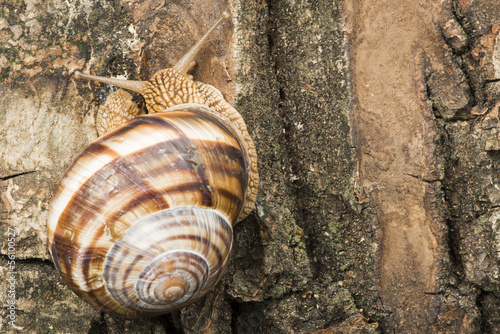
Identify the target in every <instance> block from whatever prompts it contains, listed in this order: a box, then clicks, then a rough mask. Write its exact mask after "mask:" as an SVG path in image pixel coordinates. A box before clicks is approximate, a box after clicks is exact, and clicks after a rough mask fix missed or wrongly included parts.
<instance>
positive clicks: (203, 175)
mask: <svg viewBox="0 0 500 334" xmlns="http://www.w3.org/2000/svg"><path fill="white" fill-rule="evenodd" d="M225 17H227V15H225ZM223 19H224V18H223ZM221 21H222V19H221V20H219V21H218V22H217V23H216V25H214V27H212V29H210V30H209V32H207V34H206V35H205V36H204V37H203V39H202V41H200V42H199V43H198V44H197V45H195V47H193V49H191V51H190V52H188V55H187V56H185V57H184V58H183V59H181V61H179V63H178V64H177V65H176V66H174V67H173V68H172V69H168V70H163V71H160V72H159V73H157V74H156V75H155V76H154V77H153V78H152V79H151V80H150V81H148V82H132V83H130V82H122V81H119V80H114V79H105V78H98V77H90V76H87V75H82V74H79V76H81V77H87V78H91V79H95V80H99V81H103V82H109V80H114V81H113V84H115V85H118V86H120V87H125V88H128V89H132V90H135V91H138V92H140V93H141V94H143V96H144V97H145V100H146V104H147V107H148V110H149V111H150V112H156V113H154V114H150V115H142V116H139V117H136V116H137V114H138V110H137V108H136V107H134V106H131V103H132V102H131V101H130V100H131V96H130V94H128V93H126V92H124V91H122V90H119V91H116V92H115V93H113V94H112V95H111V96H110V97H109V98H108V100H107V101H106V104H105V105H104V106H103V107H102V108H101V110H100V114H101V121H96V123H97V124H96V125H97V127H98V129H99V128H101V129H103V130H109V129H112V130H111V131H110V132H108V133H106V134H104V135H103V136H101V137H99V138H98V139H97V140H96V141H94V142H93V143H91V144H90V145H89V146H88V147H87V148H85V149H84V150H83V151H82V152H81V153H80V154H79V155H78V156H77V157H76V159H75V160H74V161H73V163H72V164H71V165H70V167H69V168H68V170H67V171H66V173H65V174H64V176H63V177H62V179H61V181H60V183H59V186H58V188H57V189H56V192H55V195H54V199H53V201H52V204H51V207H50V210H49V218H48V239H49V250H50V252H51V255H52V257H53V260H54V263H55V265H56V268H57V270H58V271H59V272H60V274H61V277H62V279H63V281H64V282H65V283H66V284H67V285H68V286H69V287H70V288H71V290H72V291H74V292H75V293H76V294H77V295H78V296H79V297H81V298H83V299H84V300H85V301H87V302H88V303H90V304H91V305H93V306H95V307H97V308H99V309H101V310H103V311H105V312H108V313H110V314H112V315H118V316H123V317H131V318H134V317H145V316H155V315H160V314H164V313H168V312H171V311H174V310H177V309H179V308H181V307H184V306H186V305H188V304H190V303H192V302H193V301H195V300H197V299H198V298H200V297H201V296H203V295H204V294H205V293H206V292H208V291H209V290H210V288H211V287H213V286H214V285H215V284H216V283H217V281H218V280H219V279H220V278H221V276H222V274H223V272H224V270H225V268H226V266H227V264H228V260H229V255H230V253H231V248H232V242H233V237H232V228H233V225H234V224H235V223H236V222H237V221H239V220H241V219H243V218H244V217H245V216H247V215H248V214H249V212H250V211H251V210H252V208H253V205H254V202H255V197H256V192H257V184H258V174H257V169H256V167H257V165H256V164H257V161H256V154H255V148H254V146H253V142H252V140H251V138H250V136H249V134H248V132H247V130H246V125H245V123H244V122H243V119H242V118H241V116H240V115H239V113H238V112H237V111H236V110H235V109H234V108H233V107H231V106H230V105H229V104H228V103H227V102H226V101H225V100H224V99H223V98H222V95H221V94H220V93H219V92H218V91H217V90H216V89H215V88H213V87H211V86H209V85H205V84H203V83H199V82H196V81H193V80H191V79H190V78H189V77H188V76H187V75H186V72H187V69H188V68H189V67H190V66H191V65H192V58H193V57H194V56H193V53H194V54H196V53H197V52H198V50H199V49H200V48H201V46H200V44H201V45H202V44H203V43H204V42H205V41H206V40H207V37H208V35H209V34H210V33H211V32H212V31H213V30H214V29H215V27H217V25H218V24H220V22H221ZM193 50H194V51H193ZM179 64H181V65H179ZM131 86H133V87H132V88H131ZM134 117H135V118H134ZM97 119H98V120H99V117H97ZM126 119H131V120H130V121H128V122H126V123H123V124H119V123H122V122H123V120H126ZM117 120H118V121H117ZM99 124H100V125H99Z"/></svg>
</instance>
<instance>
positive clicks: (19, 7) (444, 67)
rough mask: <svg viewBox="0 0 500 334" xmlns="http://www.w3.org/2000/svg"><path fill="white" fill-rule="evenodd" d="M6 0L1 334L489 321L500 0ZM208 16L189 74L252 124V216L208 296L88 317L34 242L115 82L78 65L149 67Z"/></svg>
mask: <svg viewBox="0 0 500 334" xmlns="http://www.w3.org/2000/svg"><path fill="white" fill-rule="evenodd" d="M0 3H1V6H0V8H1V11H0V13H1V15H0V91H1V92H2V94H1V97H0V106H1V108H0V118H1V119H2V120H4V121H3V122H1V123H0V126H1V127H0V156H1V159H0V177H1V178H0V190H1V201H0V209H1V212H2V215H1V219H2V220H1V227H0V228H1V230H0V232H1V236H2V239H1V240H2V248H1V254H2V257H1V259H2V263H1V264H0V268H1V271H0V278H1V281H2V282H4V283H3V285H2V286H3V288H2V289H5V290H6V291H7V294H6V295H3V294H2V302H3V303H4V309H3V312H2V318H1V319H2V320H1V321H0V331H2V332H3V331H6V332H13V333H14V332H23V333H54V332H61V333H62V332H64V333H122V332H124V331H125V330H126V331H127V332H128V333H144V332H151V333H259V332H260V333H438V332H439V333H500V282H499V271H500V258H499V254H500V209H499V207H500V154H499V152H500V126H499V119H498V113H499V107H500V102H498V101H500V89H499V87H500V86H499V85H500V83H499V81H500V37H499V36H500V2H498V1H497V0H482V1H479V0H439V1H420V2H419V1H414V0H402V1H399V2H397V3H394V2H391V1H383V0H345V1H322V0H318V1H314V2H305V1H292V0H289V1H280V0H278V1H263V0H257V1H239V0H235V1H230V0H226V1H211V0H210V1H195V0H192V1H172V2H170V1H164V0H137V1H135V0H113V1H111V0H101V1H73V0H70V1H68V0H66V1H63V0H53V1H42V3H38V2H36V1H23V0H14V1H12V0H9V1H3V2H1V1H0ZM223 11H228V12H230V13H231V15H232V16H231V20H228V21H227V22H226V23H224V24H223V25H222V26H221V27H220V28H219V29H218V32H217V33H216V34H215V36H214V37H213V38H212V39H211V42H210V43H209V44H208V46H206V47H205V48H204V51H203V52H202V53H201V54H200V55H199V56H198V57H197V59H196V62H197V65H196V67H195V68H194V69H193V71H192V75H193V76H194V78H195V80H198V81H202V82H204V83H207V84H211V85H213V86H214V87H216V88H218V89H219V90H220V91H221V92H222V93H223V95H224V96H225V98H226V99H227V100H228V101H229V102H230V103H232V104H233V105H234V106H235V108H236V109H237V110H238V111H239V112H240V113H241V114H242V116H243V118H244V119H245V121H246V123H247V125H248V128H249V131H250V134H251V136H252V138H253V139H254V142H255V144H256V148H257V152H258V155H259V173H260V177H261V184H260V187H259V196H258V200H257V204H256V208H255V210H254V212H253V213H252V214H251V215H250V217H249V218H247V219H245V220H244V221H242V222H240V223H239V224H238V225H236V227H235V229H234V246H233V254H232V257H231V262H230V265H229V268H228V270H227V272H226V274H225V275H224V277H223V279H222V280H221V281H220V282H219V284H218V285H217V286H216V287H215V288H214V289H213V290H212V291H211V292H210V293H209V294H208V295H207V296H206V297H205V298H202V299H200V300H199V301H197V302H196V303H195V304H192V305H191V306H188V307H186V308H184V309H182V310H180V311H177V312H174V313H171V314H169V315H165V316H161V317H157V318H151V319H139V320H127V319H121V318H116V317H112V316H109V315H106V314H104V313H100V312H99V311H97V310H95V309H93V308H92V307H91V306H89V305H87V304H86V303H85V302H83V301H81V300H80V299H78V298H77V297H76V296H75V295H74V294H73V293H72V292H71V291H70V290H69V289H68V288H67V287H66V286H65V285H64V284H62V283H61V280H60V277H59V275H58V273H57V271H56V269H55V267H54V265H53V263H52V260H51V258H50V255H49V253H48V249H47V230H46V218H47V210H48V207H49V204H50V200H51V197H52V195H53V192H54V190H55V188H56V186H57V183H58V180H59V178H60V177H61V176H62V174H63V173H64V171H65V169H66V168H67V167H68V166H69V164H70V163H71V161H72V160H73V158H75V156H76V155H77V154H78V152H80V151H81V150H82V149H83V148H84V147H85V146H86V145H88V143H89V142H90V141H92V140H94V139H95V138H96V137H97V134H96V132H95V128H94V119H95V114H96V111H97V108H98V106H99V105H100V104H102V103H103V102H104V100H105V98H106V96H107V95H108V94H109V93H110V92H111V91H112V90H113V89H112V88H111V87H110V86H107V85H99V84H96V83H94V82H87V81H84V80H76V79H75V78H74V75H73V74H74V71H76V70H80V71H83V72H86V73H91V74H98V75H104V76H125V77H127V78H129V79H134V80H147V79H149V78H150V77H151V76H152V75H153V74H154V73H156V72H157V71H159V70H161V69H164V68H167V67H171V66H172V65H173V64H174V63H175V62H176V61H177V60H178V59H179V58H180V57H181V56H182V54H183V53H184V52H186V51H187V50H188V49H189V48H190V47H191V46H192V45H193V44H194V43H195V41H196V40H198V38H199V37H200V36H201V35H202V34H203V33H204V32H205V31H206V30H207V29H208V28H209V27H210V26H211V25H212V24H213V23H214V22H215V21H216V19H217V18H218V17H220V15H221V13H222V12H223ZM134 100H135V101H137V102H138V103H139V104H141V103H142V102H143V101H142V100H141V97H140V96H135V97H134ZM4 296H5V297H4ZM11 303H14V307H11V306H10V305H11Z"/></svg>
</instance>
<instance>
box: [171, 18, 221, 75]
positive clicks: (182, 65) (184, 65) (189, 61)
mask: <svg viewBox="0 0 500 334" xmlns="http://www.w3.org/2000/svg"><path fill="white" fill-rule="evenodd" d="M227 18H229V13H228V12H224V13H222V17H221V18H220V19H219V20H218V21H217V22H216V23H215V24H214V25H213V26H212V28H210V29H209V30H208V31H207V32H206V33H205V35H203V37H202V38H201V39H200V40H199V41H198V43H196V44H195V45H194V46H193V47H192V48H191V50H189V51H188V53H186V54H185V55H184V57H182V58H181V59H180V60H179V61H178V62H177V64H175V65H174V67H173V69H174V70H176V71H177V72H179V73H181V74H184V75H185V74H187V72H188V71H189V69H190V68H191V67H193V62H194V58H195V57H196V55H197V54H198V53H199V52H200V50H201V48H202V47H203V45H205V43H206V42H207V41H208V39H209V38H210V36H211V35H212V33H213V32H214V31H215V29H217V27H218V26H219V25H220V24H221V23H222V22H223V21H224V20H225V19H227Z"/></svg>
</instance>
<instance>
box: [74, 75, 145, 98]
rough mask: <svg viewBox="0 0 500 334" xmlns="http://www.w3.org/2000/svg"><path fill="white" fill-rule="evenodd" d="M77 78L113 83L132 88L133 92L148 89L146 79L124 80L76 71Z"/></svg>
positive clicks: (142, 91)
mask: <svg viewBox="0 0 500 334" xmlns="http://www.w3.org/2000/svg"><path fill="white" fill-rule="evenodd" d="M75 78H77V79H80V78H82V79H87V80H94V81H98V82H102V83H105V84H108V85H113V86H116V87H119V88H124V89H128V90H131V91H133V92H136V93H139V94H143V93H144V90H145V89H146V83H145V82H144V81H135V80H124V79H117V78H106V77H100V76H96V75H90V74H83V73H81V72H79V71H76V72H75Z"/></svg>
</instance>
